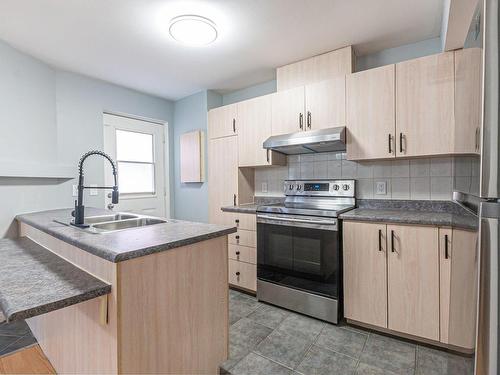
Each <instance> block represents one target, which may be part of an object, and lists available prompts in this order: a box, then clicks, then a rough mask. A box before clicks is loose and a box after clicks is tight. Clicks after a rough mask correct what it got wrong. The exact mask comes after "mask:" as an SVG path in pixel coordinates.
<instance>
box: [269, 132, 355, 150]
mask: <svg viewBox="0 0 500 375" xmlns="http://www.w3.org/2000/svg"><path fill="white" fill-rule="evenodd" d="M263 146H264V148H266V149H269V150H274V151H277V152H281V153H282V154H286V155H296V154H312V153H317V152H333V151H345V127H344V126H341V127H338V128H329V129H320V130H308V131H302V132H298V133H291V134H283V135H275V136H272V137H269V138H268V139H266V140H265V142H264V144H263Z"/></svg>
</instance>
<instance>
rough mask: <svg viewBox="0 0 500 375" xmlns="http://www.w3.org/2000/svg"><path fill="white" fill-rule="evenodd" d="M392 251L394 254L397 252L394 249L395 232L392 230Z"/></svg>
mask: <svg viewBox="0 0 500 375" xmlns="http://www.w3.org/2000/svg"><path fill="white" fill-rule="evenodd" d="M391 251H392V252H393V253H394V252H396V250H395V249H394V231H393V230H391Z"/></svg>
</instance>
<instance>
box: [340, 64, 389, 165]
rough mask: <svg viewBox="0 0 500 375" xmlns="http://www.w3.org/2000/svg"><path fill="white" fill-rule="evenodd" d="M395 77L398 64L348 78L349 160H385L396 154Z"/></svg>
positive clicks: (355, 74) (351, 75)
mask: <svg viewBox="0 0 500 375" xmlns="http://www.w3.org/2000/svg"><path fill="white" fill-rule="evenodd" d="M395 78H396V76H395V66H394V65H387V66H383V67H380V68H376V69H370V70H365V71H362V72H359V73H354V74H350V75H348V76H347V78H346V80H347V82H346V91H347V92H346V94H347V103H346V104H347V105H346V107H347V111H346V112H347V124H348V127H347V158H348V159H353V160H355V159H356V160H363V159H382V158H388V157H394V155H395V154H396V151H395V143H394V140H395V132H396V112H395V104H396V103H395V87H394V84H395Z"/></svg>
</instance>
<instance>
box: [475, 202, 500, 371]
mask: <svg viewBox="0 0 500 375" xmlns="http://www.w3.org/2000/svg"><path fill="white" fill-rule="evenodd" d="M499 219H500V203H490V202H482V203H481V221H480V228H479V233H480V245H479V246H480V257H479V264H480V266H479V267H480V271H479V272H480V273H479V275H480V276H479V310H478V326H477V340H476V366H475V374H477V375H497V374H498V373H499V370H500V368H499V367H498V355H499V347H498V334H499V327H498V323H499V319H498V293H499V283H498V281H499V280H498V267H499V258H498V246H499V244H500V238H499V236H500V231H499Z"/></svg>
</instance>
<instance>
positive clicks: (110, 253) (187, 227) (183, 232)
mask: <svg viewBox="0 0 500 375" xmlns="http://www.w3.org/2000/svg"><path fill="white" fill-rule="evenodd" d="M71 211H72V209H70V208H67V209H59V210H50V211H41V212H35V213H29V214H22V215H17V216H16V219H17V220H18V221H20V222H23V223H26V224H28V225H31V226H33V227H34V228H37V229H39V230H41V231H42V232H45V233H47V234H49V235H51V236H53V237H55V238H58V239H60V240H61V241H64V242H67V243H69V244H71V245H74V246H76V247H78V248H80V249H82V250H85V251H87V252H89V253H91V254H94V255H96V256H98V257H100V258H103V259H106V260H108V261H110V262H114V263H117V262H121V261H124V260H128V259H133V258H137V257H141V256H145V255H149V254H153V253H158V252H162V251H165V250H169V249H173V248H176V247H181V246H186V245H190V244H193V243H196V242H201V241H205V240H208V239H211V238H215V237H220V236H225V235H227V234H230V233H234V232H236V227H229V226H222V225H215V224H205V223H195V222H189V221H182V220H173V219H168V221H167V223H164V224H155V225H150V226H146V227H139V228H133V229H129V230H123V231H118V232H110V233H97V234H96V233H90V232H87V231H85V230H82V229H78V228H75V227H72V226H70V225H65V224H61V223H58V222H56V221H54V220H58V221H62V222H68V223H69V221H70V218H71ZM114 213H116V212H114ZM105 214H108V215H109V214H110V211H107V210H102V209H97V208H91V207H86V208H85V215H86V216H96V215H105Z"/></svg>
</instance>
